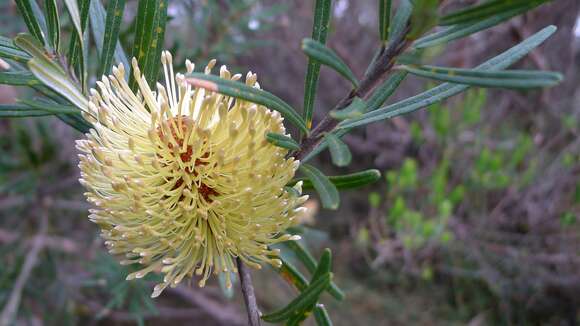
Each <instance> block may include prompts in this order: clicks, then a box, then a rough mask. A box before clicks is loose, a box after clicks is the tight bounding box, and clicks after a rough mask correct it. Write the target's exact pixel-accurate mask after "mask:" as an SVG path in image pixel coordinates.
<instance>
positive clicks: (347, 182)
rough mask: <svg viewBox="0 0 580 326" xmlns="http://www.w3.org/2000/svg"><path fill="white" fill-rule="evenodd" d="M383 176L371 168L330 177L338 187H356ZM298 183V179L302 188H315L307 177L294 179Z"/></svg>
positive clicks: (373, 181)
mask: <svg viewBox="0 0 580 326" xmlns="http://www.w3.org/2000/svg"><path fill="white" fill-rule="evenodd" d="M380 178H381V173H380V172H379V170H375V169H371V170H365V171H361V172H356V173H351V174H345V175H338V176H331V177H328V179H329V180H330V182H332V184H334V186H335V187H336V188H337V189H341V190H343V189H356V188H360V187H363V186H366V185H369V184H371V183H375V182H376V181H378V180H379V179H380ZM294 181H295V182H293V183H296V182H298V181H302V189H305V190H308V189H313V188H314V186H313V185H312V182H311V181H310V180H308V179H305V178H300V179H296V180H294Z"/></svg>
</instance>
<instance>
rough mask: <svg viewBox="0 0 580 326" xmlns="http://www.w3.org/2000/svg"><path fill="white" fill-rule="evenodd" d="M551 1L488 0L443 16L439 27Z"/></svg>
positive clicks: (477, 19)
mask: <svg viewBox="0 0 580 326" xmlns="http://www.w3.org/2000/svg"><path fill="white" fill-rule="evenodd" d="M548 1H551V0H490V1H486V2H483V3H480V4H477V5H474V6H471V7H468V8H465V9H461V10H458V11H455V12H452V13H450V14H448V15H445V16H443V17H442V18H441V20H440V22H439V23H440V25H454V24H462V23H473V22H476V21H480V20H483V19H486V18H489V17H493V16H495V15H499V14H502V13H504V12H506V11H510V10H514V9H522V8H526V9H525V10H529V9H532V8H534V7H537V6H539V5H541V4H543V3H546V2H548Z"/></svg>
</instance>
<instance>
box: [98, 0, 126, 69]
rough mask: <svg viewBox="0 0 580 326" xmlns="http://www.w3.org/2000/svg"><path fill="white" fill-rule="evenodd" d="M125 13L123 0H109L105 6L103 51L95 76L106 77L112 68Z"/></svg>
mask: <svg viewBox="0 0 580 326" xmlns="http://www.w3.org/2000/svg"><path fill="white" fill-rule="evenodd" d="M124 11H125V0H110V1H109V3H108V5H107V20H106V22H105V35H104V36H103V49H102V51H101V57H100V64H99V72H98V74H97V76H103V75H108V74H109V73H110V72H111V67H112V66H113V63H114V62H113V57H114V55H115V49H116V47H117V42H118V41H119V29H120V27H121V21H122V20H123V12H124Z"/></svg>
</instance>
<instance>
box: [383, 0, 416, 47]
mask: <svg viewBox="0 0 580 326" xmlns="http://www.w3.org/2000/svg"><path fill="white" fill-rule="evenodd" d="M412 13H413V4H412V3H411V1H410V0H401V1H399V7H397V11H396V12H395V17H393V22H392V24H391V31H390V33H389V35H390V38H391V39H392V40H396V39H398V38H399V37H400V36H401V34H403V32H404V31H405V29H406V28H407V24H408V23H409V19H410V18H411V14H412Z"/></svg>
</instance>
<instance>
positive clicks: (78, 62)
mask: <svg viewBox="0 0 580 326" xmlns="http://www.w3.org/2000/svg"><path fill="white" fill-rule="evenodd" d="M92 1H93V2H95V1H98V0H92ZM78 2H79V4H80V23H81V28H82V31H83V38H82V39H80V38H78V37H71V38H70V43H69V47H68V60H69V63H70V66H71V67H74V69H75V72H76V73H77V74H78V76H81V80H82V82H83V87H84V86H86V66H87V61H88V46H84V44H85V43H86V42H88V39H87V38H88V37H87V35H88V34H87V33H85V31H86V30H87V23H88V21H89V7H90V3H91V0H79V1H78ZM101 35H102V34H101Z"/></svg>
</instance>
